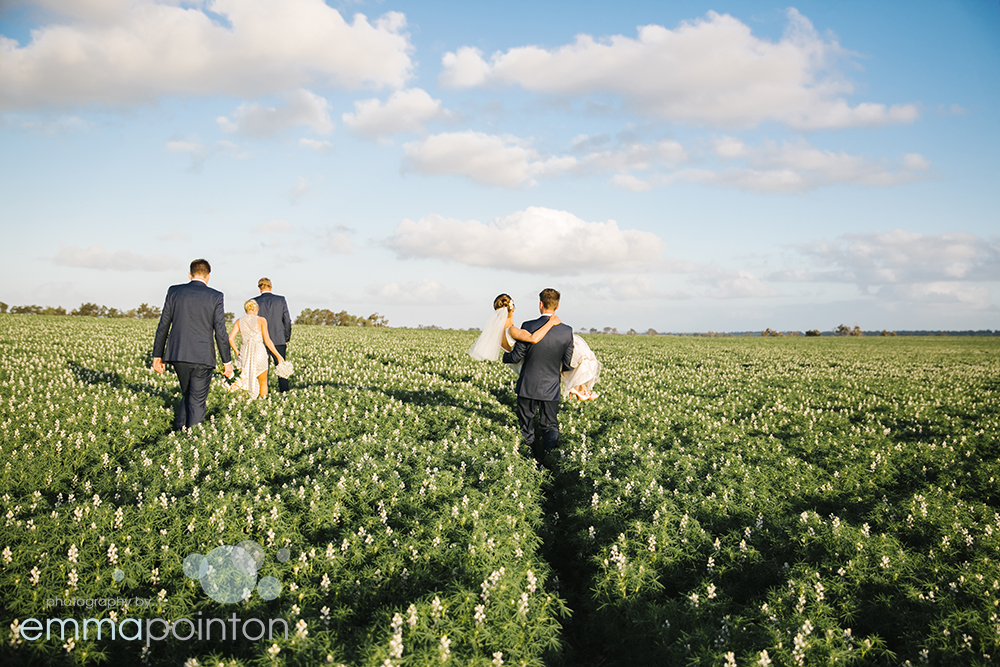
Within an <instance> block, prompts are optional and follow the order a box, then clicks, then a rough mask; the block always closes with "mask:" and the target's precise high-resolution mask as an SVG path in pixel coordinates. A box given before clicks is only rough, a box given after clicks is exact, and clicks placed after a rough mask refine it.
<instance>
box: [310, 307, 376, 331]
mask: <svg viewBox="0 0 1000 667" xmlns="http://www.w3.org/2000/svg"><path fill="white" fill-rule="evenodd" d="M295 324H314V325H318V326H326V327H387V326H389V320H387V319H386V318H385V317H384V316H382V315H379V314H378V313H372V314H371V315H369V316H368V317H356V316H354V315H351V314H350V313H348V312H347V311H346V310H342V311H340V312H339V313H334V312H333V311H331V310H328V309H326V308H323V309H320V310H313V309H311V308H305V309H303V310H302V312H300V313H299V316H298V317H297V318H295Z"/></svg>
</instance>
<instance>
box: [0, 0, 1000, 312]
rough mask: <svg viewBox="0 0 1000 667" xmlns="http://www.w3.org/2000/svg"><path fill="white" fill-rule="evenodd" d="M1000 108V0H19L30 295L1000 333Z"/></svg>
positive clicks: (20, 254) (16, 275) (11, 177)
mask: <svg viewBox="0 0 1000 667" xmlns="http://www.w3.org/2000/svg"><path fill="white" fill-rule="evenodd" d="M359 15H360V16H359ZM998 119H1000V5H998V3H996V2H950V3H948V2H880V3H867V2H865V3H862V2H838V3H817V2H805V3H797V4H795V5H793V6H787V5H778V4H769V3H766V2H739V3H733V2H729V3H714V4H708V3H704V2H672V3H662V2H622V3H587V2H548V3H528V2H512V3H511V2H508V3H502V4H501V3H491V4H486V3H457V2H450V3H445V2H420V3H417V2H393V1H391V0H386V1H384V2H380V3H364V2H361V3H346V2H345V3H335V2H328V3H326V4H324V3H322V2H321V1H320V0H281V1H277V0H268V1H265V0H216V1H215V2H200V1H192V2H185V1H181V0H160V1H157V0H74V1H72V2H69V1H67V0H40V1H38V2H19V1H18V0H14V1H13V2H5V3H2V4H0V154H2V155H3V157H4V159H3V160H2V161H0V164H2V167H0V201H2V207H0V216H2V221H3V229H4V236H5V240H6V243H4V244H3V247H2V248H0V258H2V261H3V262H4V264H5V267H6V272H5V273H6V275H7V278H6V279H5V280H4V282H3V286H2V289H0V300H2V301H5V302H7V303H8V304H11V305H14V304H26V303H37V304H41V305H62V306H64V307H66V308H72V307H75V306H77V305H79V303H81V302H83V301H96V302H98V303H103V304H106V305H109V306H116V307H119V308H129V307H134V306H135V305H137V304H139V303H140V302H148V303H153V304H157V305H158V304H159V303H160V302H161V301H162V298H163V295H164V293H165V291H166V288H167V286H168V285H170V284H173V283H177V282H182V281H183V280H184V279H185V278H186V269H187V264H188V262H189V261H190V260H191V259H193V258H195V257H206V258H208V259H209V260H210V261H211V262H212V265H213V273H212V278H211V284H212V286H214V287H217V288H218V289H221V290H223V291H224V292H225V294H226V297H227V307H228V309H229V310H236V309H237V308H238V305H239V304H240V303H241V302H242V301H243V300H244V299H245V298H247V297H248V296H251V295H253V294H254V293H255V292H256V290H255V285H256V282H257V279H258V278H259V277H261V276H264V275H266V276H269V277H270V278H271V279H272V281H273V282H274V285H275V292H277V293H280V294H284V295H285V296H286V297H287V298H288V300H289V304H290V307H291V310H292V311H293V314H294V313H298V311H299V310H301V309H303V308H330V309H332V310H347V311H348V312H351V313H355V314H361V315H368V314H369V313H372V312H376V311H377V312H379V313H381V314H383V315H385V316H386V317H388V319H389V322H390V324H391V325H393V326H416V325H418V324H424V325H427V324H437V325H439V326H446V327H462V328H465V327H474V326H479V325H480V324H481V323H482V322H483V321H485V319H486V318H487V317H488V315H489V312H490V304H491V302H492V299H493V297H494V296H496V294H498V293H500V292H507V293H509V294H511V295H512V296H513V297H514V300H515V302H516V303H517V304H518V305H519V314H520V315H522V316H524V317H525V318H528V317H529V316H531V315H532V313H534V312H535V307H536V304H537V293H538V291H539V290H540V289H541V288H543V287H555V288H557V289H559V290H561V291H562V293H563V301H562V307H561V310H560V314H561V315H563V317H564V319H565V320H566V321H567V322H568V323H570V324H571V325H573V326H575V327H577V328H590V327H596V328H598V329H601V328H603V327H606V326H612V327H616V328H618V330H619V331H625V330H627V329H629V328H635V329H637V330H640V331H645V330H646V329H648V328H650V327H652V328H655V329H657V330H659V331H673V332H683V331H707V330H715V331H732V330H754V329H763V328H765V327H771V328H775V329H781V330H789V329H794V330H805V329H812V328H819V329H823V330H829V329H832V328H833V327H835V326H836V325H837V324H840V323H846V324H849V325H854V324H859V325H861V326H862V327H863V328H866V329H882V328H889V329H970V328H971V329H986V328H989V329H997V328H1000V317H998V315H1000V236H998V234H1000V224H998V223H1000V216H998V211H1000V194H998V192H1000V187H998V186H1000V183H998V180H1000V179H998V174H1000V132H998V130H1000V120H998Z"/></svg>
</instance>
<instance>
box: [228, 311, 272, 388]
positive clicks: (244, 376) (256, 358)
mask: <svg viewBox="0 0 1000 667" xmlns="http://www.w3.org/2000/svg"><path fill="white" fill-rule="evenodd" d="M239 322H240V336H242V338H243V344H242V345H241V346H240V377H239V379H237V380H236V382H234V383H233V384H232V385H230V390H231V391H236V390H237V389H242V390H243V391H246V392H249V393H250V398H251V399H253V398H257V397H258V396H259V395H260V382H259V381H258V380H257V378H258V376H260V374H261V373H266V372H267V347H266V346H265V345H264V336H263V335H262V334H261V332H260V324H259V322H258V320H257V316H256V315H253V314H247V315H244V316H243V317H241V318H240V320H239Z"/></svg>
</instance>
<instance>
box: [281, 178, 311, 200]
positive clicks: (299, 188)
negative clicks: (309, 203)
mask: <svg viewBox="0 0 1000 667" xmlns="http://www.w3.org/2000/svg"><path fill="white" fill-rule="evenodd" d="M307 192H309V180H308V179H307V178H306V177H305V176H299V178H298V180H297V181H296V182H295V187H293V188H292V189H291V190H289V191H288V192H287V193H286V194H288V199H289V200H290V201H291V202H292V203H293V204H298V203H299V200H300V199H302V196H303V195H305V194H306V193H307Z"/></svg>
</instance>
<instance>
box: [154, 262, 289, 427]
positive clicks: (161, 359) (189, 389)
mask: <svg viewBox="0 0 1000 667" xmlns="http://www.w3.org/2000/svg"><path fill="white" fill-rule="evenodd" d="M211 273H212V266H211V265H210V264H209V263H208V261H207V260H204V259H196V260H194V261H193V262H191V266H190V272H189V273H188V278H189V279H190V282H188V283H186V284H183V285H173V286H172V287H170V289H168V290H167V297H166V299H165V300H164V302H163V311H162V313H161V315H160V323H159V325H157V327H156V337H155V339H154V341H153V370H154V371H156V372H157V373H163V372H164V371H165V370H166V366H165V364H167V363H169V364H171V365H172V366H173V367H174V372H176V373H177V380H178V382H179V383H180V386H181V402H180V404H179V405H178V406H177V411H176V413H175V416H174V426H175V428H177V429H178V430H179V429H182V428H185V427H189V428H190V427H191V426H194V425H195V424H200V423H201V422H202V421H204V420H205V413H206V411H207V403H208V389H209V386H210V385H211V382H212V375H213V374H214V373H215V359H216V357H215V348H216V347H218V349H219V356H220V357H221V358H222V362H223V364H225V369H224V371H223V374H224V375H225V376H226V377H227V378H231V377H232V376H233V364H232V355H231V354H230V347H232V349H233V350H235V349H236V347H235V341H236V333H237V332H240V333H242V337H243V350H245V353H244V352H243V351H241V353H240V354H239V355H238V356H239V357H241V358H242V360H243V365H244V366H250V370H249V371H247V370H246V369H244V370H241V372H240V378H241V380H239V381H238V382H243V383H244V385H245V386H244V387H243V388H245V389H246V390H247V391H250V392H251V395H256V394H255V393H254V390H256V393H257V394H260V395H266V394H267V368H268V361H267V357H265V356H263V353H262V351H261V350H262V349H263V348H265V347H266V349H267V350H268V353H269V354H270V355H271V358H272V359H274V362H275V363H276V364H277V363H280V362H281V361H284V355H285V351H286V349H287V345H288V339H289V338H290V337H291V333H292V322H291V318H290V316H289V314H288V304H287V303H286V302H285V297H283V296H278V295H276V294H271V281H270V280H268V279H267V278H261V279H260V281H259V282H258V283H257V286H258V289H259V290H260V296H258V297H256V298H255V299H251V300H249V301H247V303H246V306H245V310H246V312H247V315H246V316H245V317H243V318H241V319H240V320H239V321H238V322H237V323H236V324H235V325H234V326H233V333H232V334H231V335H229V336H227V335H226V315H225V307H224V306H223V295H222V292H220V291H218V290H215V289H212V288H211V287H209V286H208V281H209V278H210V276H211ZM213 339H214V340H213ZM258 341H260V343H262V344H261V345H258V344H257V343H258ZM250 356H253V359H252V360H249V359H248V358H247V357H250ZM262 358H263V362H262ZM261 378H263V379H261ZM278 389H279V391H288V380H287V379H285V378H279V379H278Z"/></svg>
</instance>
